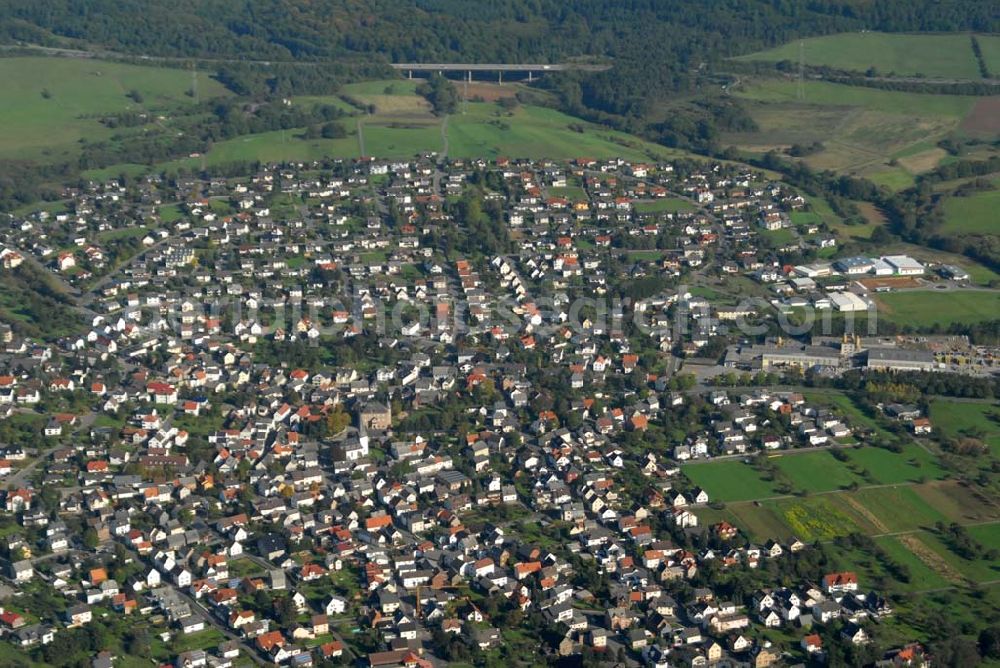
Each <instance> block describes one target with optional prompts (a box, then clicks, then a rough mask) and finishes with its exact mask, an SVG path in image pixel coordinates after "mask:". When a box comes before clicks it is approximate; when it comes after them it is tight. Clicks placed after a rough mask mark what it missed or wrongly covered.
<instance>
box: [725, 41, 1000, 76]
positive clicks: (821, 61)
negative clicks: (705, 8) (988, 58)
mask: <svg viewBox="0 0 1000 668" xmlns="http://www.w3.org/2000/svg"><path fill="white" fill-rule="evenodd" d="M979 40H980V48H983V53H984V55H986V48H984V47H983V43H984V42H989V41H991V40H990V39H988V38H987V37H985V36H982V37H980V38H979ZM990 46H991V48H992V44H991V45H990ZM800 54H801V56H802V59H803V61H804V62H805V64H806V65H814V66H827V67H833V68H836V69H841V70H851V71H855V72H865V71H867V70H868V69H869V68H875V70H876V72H877V73H878V74H882V75H888V74H895V75H898V76H904V75H905V76H925V77H941V78H961V79H978V78H979V76H980V75H979V67H978V65H977V64H976V58H975V55H974V54H973V52H972V43H971V41H970V39H969V37H968V35H959V34H952V35H930V34H923V35H919V34H918V35H914V34H898V33H892V34H890V33H879V32H862V33H841V34H837V35H826V36H823V37H812V38H809V39H803V40H796V41H794V42H789V43H788V44H784V45H782V46H779V47H777V48H774V49H769V50H767V51H760V52H757V53H752V54H750V55H747V56H741V57H740V58H739V60H760V61H766V62H780V61H783V60H789V61H793V62H796V63H797V62H798V61H799V56H800Z"/></svg>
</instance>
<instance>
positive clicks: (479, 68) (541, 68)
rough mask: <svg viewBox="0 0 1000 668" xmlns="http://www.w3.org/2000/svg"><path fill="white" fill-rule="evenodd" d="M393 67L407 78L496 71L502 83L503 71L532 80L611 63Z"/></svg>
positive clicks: (469, 76) (601, 69)
mask: <svg viewBox="0 0 1000 668" xmlns="http://www.w3.org/2000/svg"><path fill="white" fill-rule="evenodd" d="M392 67H393V69H396V70H399V71H402V72H406V73H407V76H408V77H409V78H411V79H412V78H413V73H414V72H437V73H439V74H443V73H445V72H465V76H466V80H467V81H472V73H473V72H496V73H497V81H498V82H499V83H503V73H504V72H526V73H527V74H528V81H529V82H531V81H533V80H534V76H535V74H536V73H538V74H544V73H545V72H565V71H568V70H577V71H579V72H604V71H606V70H610V69H611V65H591V64H585V63H579V64H578V63H551V64H543V63H393V64H392Z"/></svg>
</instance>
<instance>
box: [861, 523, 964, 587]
mask: <svg viewBox="0 0 1000 668" xmlns="http://www.w3.org/2000/svg"><path fill="white" fill-rule="evenodd" d="M901 538H906V536H884V537H882V538H877V539H876V540H875V542H876V543H877V544H878V546H879V547H881V548H882V549H883V550H885V551H886V553H888V555H889V556H890V557H892V558H893V559H894V560H896V561H897V562H899V563H901V564H903V565H904V566H906V567H907V568H908V569H909V571H910V581H909V582H906V583H903V582H899V583H897V585H898V586H900V587H901V588H902V589H903V590H904V591H926V590H928V589H937V588H939V587H947V586H948V585H950V584H953V582H952V581H949V580H948V579H947V578H946V577H945V576H944V574H943V573H942V572H940V571H938V570H937V569H935V568H931V567H930V566H928V565H927V564H926V563H925V562H924V561H922V560H921V559H920V557H918V556H917V555H916V554H914V553H913V551H912V550H911V549H910V548H908V547H907V546H906V545H904V544H903V541H902V540H901Z"/></svg>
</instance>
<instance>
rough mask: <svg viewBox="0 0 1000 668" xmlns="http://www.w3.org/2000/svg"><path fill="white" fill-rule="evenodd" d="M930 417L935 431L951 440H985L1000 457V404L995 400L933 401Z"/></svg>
mask: <svg viewBox="0 0 1000 668" xmlns="http://www.w3.org/2000/svg"><path fill="white" fill-rule="evenodd" d="M930 418H931V420H932V421H933V424H934V428H935V429H937V430H939V431H940V432H941V433H942V434H944V435H945V436H948V437H949V438H961V437H962V436H975V437H977V438H982V440H983V442H984V443H986V445H988V446H989V447H990V449H991V450H992V451H993V453H994V454H995V455H998V456H1000V405H997V404H996V403H994V402H992V401H981V402H979V401H949V400H947V399H935V400H934V401H932V402H931V410H930Z"/></svg>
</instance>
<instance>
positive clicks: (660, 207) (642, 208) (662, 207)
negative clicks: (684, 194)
mask: <svg viewBox="0 0 1000 668" xmlns="http://www.w3.org/2000/svg"><path fill="white" fill-rule="evenodd" d="M635 210H636V212H637V213H683V212H686V211H694V210H695V205H694V204H692V203H691V202H689V201H687V200H686V199H679V198H677V197H661V198H660V199H654V200H649V201H642V202H636V203H635Z"/></svg>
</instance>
